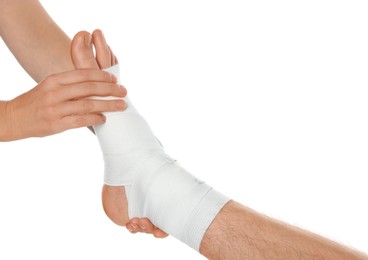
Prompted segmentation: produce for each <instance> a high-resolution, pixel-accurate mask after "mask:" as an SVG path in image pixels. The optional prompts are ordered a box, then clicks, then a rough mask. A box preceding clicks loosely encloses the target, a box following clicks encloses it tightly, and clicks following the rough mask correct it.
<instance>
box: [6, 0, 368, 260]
mask: <svg viewBox="0 0 368 260" xmlns="http://www.w3.org/2000/svg"><path fill="white" fill-rule="evenodd" d="M41 2H42V3H43V4H44V6H45V8H46V9H47V10H48V11H49V13H50V15H51V16H52V17H53V18H54V19H55V21H56V22H57V23H58V24H59V25H60V27H61V28H63V30H64V31H65V32H66V33H67V34H68V35H69V36H70V37H72V36H73V35H74V34H75V33H76V32H78V31H79V30H88V31H92V30H93V29H95V28H101V29H103V31H104V32H105V36H106V38H107V39H108V42H109V43H110V46H111V47H112V49H113V50H114V52H115V53H116V55H117V56H118V58H119V60H120V63H121V66H122V79H123V83H124V85H125V86H126V87H127V88H128V90H129V93H130V97H131V99H132V100H133V101H134V103H135V105H136V107H137V108H138V109H139V110H140V112H141V113H142V114H143V115H144V116H145V118H146V119H147V120H148V122H149V123H150V125H151V127H152V128H153V130H154V132H155V133H156V135H157V136H158V137H159V139H160V140H161V142H162V143H163V144H164V146H165V148H166V150H167V152H168V153H169V154H171V155H172V156H173V157H175V158H177V159H178V160H179V162H180V163H181V164H182V165H183V166H185V167H186V168H187V169H188V170H189V171H191V172H192V173H193V174H195V175H197V176H198V177H200V178H201V179H203V180H205V181H206V182H207V183H209V184H210V185H212V186H213V187H215V188H216V189H218V190H220V191H221V192H223V193H224V194H226V195H228V196H230V197H231V198H233V199H235V200H237V201H240V202H242V203H244V204H245V205H248V206H250V207H251V208H253V209H255V210H257V211H259V212H262V213H265V214H267V215H269V216H272V217H275V218H278V219H281V220H283V221H286V222H288V223H291V224H294V225H297V226H299V227H302V228H305V229H308V230H311V231H313V232H316V233H318V234H321V235H324V236H327V237H329V238H331V239H334V240H336V241H339V242H341V243H344V244H346V245H349V246H352V247H355V248H358V249H360V250H363V251H365V252H368V242H367V241H368V224H367V219H368V210H367V208H368V206H367V203H366V201H367V196H368V189H367V173H368V163H367V156H368V137H367V136H368V123H367V115H368V102H367V101H368V90H367V86H368V77H367V75H368V74H367V71H368V15H367V13H368V4H367V2H366V1H338V0H334V1H321V0H318V1H315V0H310V1H285V0H281V1H198V0H196V1H194V0H189V1H168V0H167V1H163V0H159V1H112V0H105V1H91V0H89V1H87V0H85V1H75V0H73V1H72V0H68V1H54V0H44V1H41ZM1 45H2V46H0V47H1V48H0V66H1V68H0V69H1V71H2V73H1V77H2V79H1V90H0V97H1V98H0V99H11V98H13V97H15V96H17V95H19V94H21V93H22V92H25V91H26V90H28V89H30V88H32V87H33V86H35V83H34V82H33V81H32V80H31V79H30V78H29V77H28V76H27V75H26V73H25V72H24V71H23V70H22V69H21V67H20V66H19V65H18V64H17V62H16V61H15V59H14V58H13V57H12V56H11V53H10V52H9V51H8V50H7V49H6V47H5V45H3V43H1ZM102 172H103V162H102V158H101V152H100V150H99V146H98V143H97V140H96V139H95V137H94V136H93V135H92V134H91V133H90V132H89V131H88V130H86V129H77V130H72V131H68V132H65V133H63V134H60V135H56V136H51V137H47V138H42V139H37V138H32V139H26V140H21V141H16V142H10V143H1V144H0V207H1V213H0V259H91V258H92V257H93V259H202V257H201V256H199V255H197V253H196V252H194V251H193V250H192V249H190V248H189V247H187V246H186V245H184V244H182V243H181V242H179V241H177V240H176V239H174V238H172V237H170V238H167V239H164V240H158V239H154V238H153V237H151V236H148V235H143V234H140V235H135V236H133V235H131V234H130V233H128V232H127V231H126V230H125V229H124V228H119V227H118V226H115V225H114V224H113V223H112V222H110V221H109V220H108V218H107V217H106V216H105V215H104V213H103V210H102V207H101V200H100V190H101V186H102Z"/></svg>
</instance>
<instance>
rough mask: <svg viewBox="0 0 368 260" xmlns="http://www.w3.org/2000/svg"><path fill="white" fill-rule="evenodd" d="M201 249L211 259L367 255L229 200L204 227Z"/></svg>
mask: <svg viewBox="0 0 368 260" xmlns="http://www.w3.org/2000/svg"><path fill="white" fill-rule="evenodd" d="M201 253H202V254H203V255H204V256H206V257H208V258H210V259H334V260H339V259H341V260H342V259H368V258H367V256H364V255H362V254H360V253H358V252H355V251H353V250H351V249H349V248H346V247H344V246H342V245H339V244H337V243H335V242H333V241H330V240H327V239H325V238H322V237H320V236H318V235H315V234H312V233H310V232H307V231H304V230H301V229H298V228H296V227H293V226H290V225H287V224H285V223H282V222H279V221H276V220H274V219H271V218H268V217H266V216H263V215H261V214H259V213H257V212H255V211H252V210H250V209H248V208H246V207H243V206H241V205H240V204H238V203H236V202H233V201H232V202H229V203H228V204H227V205H226V206H225V207H224V208H223V210H222V211H221V212H220V213H219V214H218V216H217V217H216V218H215V220H214V222H213V223H212V224H211V226H210V228H209V229H208V230H207V232H206V234H205V236H204V238H203V240H202V243H201Z"/></svg>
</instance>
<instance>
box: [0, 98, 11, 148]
mask: <svg viewBox="0 0 368 260" xmlns="http://www.w3.org/2000/svg"><path fill="white" fill-rule="evenodd" d="M6 105H7V103H6V102H5V101H0V142H1V141H5V140H7V139H8V137H9V131H8V124H7V118H6V115H7V113H6Z"/></svg>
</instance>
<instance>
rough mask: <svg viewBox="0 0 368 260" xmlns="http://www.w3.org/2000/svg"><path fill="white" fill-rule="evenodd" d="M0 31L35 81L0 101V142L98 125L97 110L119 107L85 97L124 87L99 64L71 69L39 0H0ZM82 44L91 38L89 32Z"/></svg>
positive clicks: (61, 38)
mask: <svg viewBox="0 0 368 260" xmlns="http://www.w3.org/2000/svg"><path fill="white" fill-rule="evenodd" d="M0 36H1V38H2V39H3V40H4V42H5V43H6V44H7V46H8V48H9V49H10V50H11V52H12V53H13V55H14V56H15V57H16V58H17V60H18V62H19V63H20V65H22V67H23V68H24V69H25V70H26V71H27V73H28V74H29V75H30V76H31V77H32V78H33V79H34V80H35V81H36V82H39V84H38V85H37V86H36V87H34V88H33V89H31V90H30V91H28V92H26V93H24V94H22V95H20V96H18V97H16V98H14V99H13V100H11V101H7V102H4V101H0V142H1V141H12V140H19V139H23V138H28V137H43V136H48V135H52V134H56V133H60V132H63V131H66V130H69V129H72V128H79V127H85V126H90V125H95V124H100V123H103V122H104V121H105V117H104V116H103V114H102V113H101V112H107V111H118V110H124V109H125V104H124V101H116V100H115V101H111V100H110V101H101V100H91V99H85V97H88V96H117V97H124V96H125V95H126V89H125V88H123V87H121V86H119V85H118V84H117V83H116V79H115V78H114V77H113V76H112V75H110V74H109V73H106V72H101V71H99V69H98V70H96V68H94V69H80V70H75V68H74V65H73V63H72V60H71V58H70V43H71V40H70V38H69V37H68V36H67V35H66V34H65V33H64V32H63V31H62V30H61V29H60V28H59V26H58V25H57V24H56V23H55V22H54V21H53V19H52V18H51V17H50V16H49V15H48V13H47V12H46V11H45V10H44V8H43V7H42V5H41V4H40V2H39V1H37V0H0ZM84 43H86V44H91V43H92V38H91V35H88V37H87V38H86V39H85V41H84ZM0 99H1V98H0ZM134 221H136V223H137V224H140V225H142V226H143V225H146V227H147V229H146V230H145V233H152V232H153V231H154V230H156V229H154V228H153V225H152V224H151V223H150V222H149V221H148V220H147V219H143V220H140V219H137V220H134ZM137 231H139V230H137Z"/></svg>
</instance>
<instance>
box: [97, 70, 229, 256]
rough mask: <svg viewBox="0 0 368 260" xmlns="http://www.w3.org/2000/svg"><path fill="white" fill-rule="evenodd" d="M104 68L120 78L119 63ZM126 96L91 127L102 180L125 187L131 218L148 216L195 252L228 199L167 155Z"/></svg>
mask: <svg viewBox="0 0 368 260" xmlns="http://www.w3.org/2000/svg"><path fill="white" fill-rule="evenodd" d="M105 70H106V71H108V72H110V73H112V74H114V75H115V76H117V77H118V78H119V66H118V65H115V66H112V67H110V68H108V69H105ZM119 82H120V81H119ZM125 100H126V103H127V109H126V110H125V111H123V112H113V113H106V114H105V115H106V123H104V124H101V125H97V126H94V130H95V133H96V135H97V137H98V140H99V143H100V146H101V150H102V152H103V157H104V161H105V177H104V182H105V183H106V184H107V185H110V186H125V192H126V197H127V200H128V214H129V217H130V218H134V217H139V218H143V217H147V218H148V219H150V220H151V222H152V223H153V224H154V225H156V226H157V227H159V228H161V229H162V230H164V231H165V232H167V233H169V234H170V235H172V236H174V237H176V238H177V239H179V240H181V241H182V242H184V243H185V244H187V245H189V246H191V247H192V248H194V249H195V250H197V251H198V250H199V247H200V242H201V240H202V237H203V235H204V233H205V232H206V230H207V229H208V227H209V225H210V224H211V223H212V221H213V219H214V218H215V217H216V215H217V214H218V212H219V211H220V210H221V209H222V207H223V206H224V205H225V204H226V203H227V202H228V201H229V199H228V198H227V197H225V196H224V195H222V194H220V193H219V192H217V191H215V190H214V189H212V188H211V187H210V186H208V185H207V184H206V183H204V182H203V181H201V180H199V179H197V178H196V177H194V176H193V175H191V174H190V173H189V172H187V171H186V170H185V169H184V168H183V167H181V166H180V165H179V164H178V163H177V162H176V160H174V159H173V158H171V157H170V156H169V155H167V154H166V153H165V151H164V149H163V148H162V146H161V144H160V142H159V141H158V140H157V138H156V137H155V135H154V134H153V132H152V131H151V129H150V127H149V125H148V124H147V122H146V121H145V119H144V118H143V117H142V116H141V115H140V114H139V113H138V111H137V110H136V109H135V107H134V106H133V104H132V102H131V101H130V100H129V99H128V98H126V99H125Z"/></svg>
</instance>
